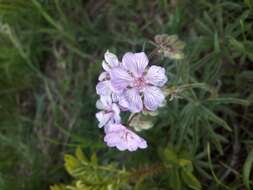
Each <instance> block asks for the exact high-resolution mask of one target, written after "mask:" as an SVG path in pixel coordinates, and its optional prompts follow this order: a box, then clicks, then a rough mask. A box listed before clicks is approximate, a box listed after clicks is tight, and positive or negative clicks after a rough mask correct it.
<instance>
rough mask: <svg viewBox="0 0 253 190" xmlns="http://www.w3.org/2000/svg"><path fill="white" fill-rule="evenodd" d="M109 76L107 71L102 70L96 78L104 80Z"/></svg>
mask: <svg viewBox="0 0 253 190" xmlns="http://www.w3.org/2000/svg"><path fill="white" fill-rule="evenodd" d="M108 77H109V75H108V73H107V72H102V73H101V74H100V75H99V76H98V80H99V81H103V80H106V79H107V78H108Z"/></svg>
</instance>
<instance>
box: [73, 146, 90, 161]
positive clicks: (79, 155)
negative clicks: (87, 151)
mask: <svg viewBox="0 0 253 190" xmlns="http://www.w3.org/2000/svg"><path fill="white" fill-rule="evenodd" d="M76 157H77V158H78V159H79V160H80V161H88V159H87V158H86V156H85V155H84V153H83V151H82V149H81V147H80V146H78V147H77V149H76Z"/></svg>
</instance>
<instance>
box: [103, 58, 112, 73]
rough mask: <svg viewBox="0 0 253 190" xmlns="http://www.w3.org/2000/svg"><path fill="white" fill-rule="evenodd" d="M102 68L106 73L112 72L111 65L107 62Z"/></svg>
mask: <svg viewBox="0 0 253 190" xmlns="http://www.w3.org/2000/svg"><path fill="white" fill-rule="evenodd" d="M102 67H103V69H104V70H105V71H106V72H110V70H111V68H110V67H109V65H108V64H107V63H106V62H105V61H103V62H102Z"/></svg>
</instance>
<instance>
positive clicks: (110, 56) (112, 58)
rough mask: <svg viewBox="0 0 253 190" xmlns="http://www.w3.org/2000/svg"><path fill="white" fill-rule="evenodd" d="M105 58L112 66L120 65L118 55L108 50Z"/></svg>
mask: <svg viewBox="0 0 253 190" xmlns="http://www.w3.org/2000/svg"><path fill="white" fill-rule="evenodd" d="M104 58H105V61H106V62H107V63H108V65H109V66H110V67H111V68H113V67H117V66H118V65H119V60H118V58H117V56H116V55H115V54H113V53H111V52H109V51H108V50H107V51H106V53H105V55H104Z"/></svg>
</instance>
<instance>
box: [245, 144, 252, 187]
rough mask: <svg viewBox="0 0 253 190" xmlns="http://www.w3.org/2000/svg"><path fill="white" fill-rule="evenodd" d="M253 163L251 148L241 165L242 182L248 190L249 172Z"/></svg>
mask: <svg viewBox="0 0 253 190" xmlns="http://www.w3.org/2000/svg"><path fill="white" fill-rule="evenodd" d="M252 164H253V149H252V150H251V151H250V153H249V155H248V156H247V158H246V161H245V163H244V165H243V183H244V185H245V186H246V188H247V189H248V190H250V189H251V188H250V172H251V168H252Z"/></svg>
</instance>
